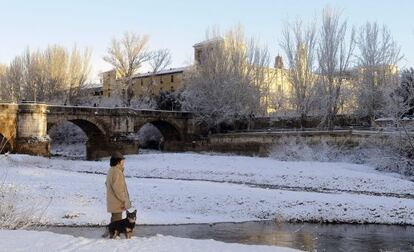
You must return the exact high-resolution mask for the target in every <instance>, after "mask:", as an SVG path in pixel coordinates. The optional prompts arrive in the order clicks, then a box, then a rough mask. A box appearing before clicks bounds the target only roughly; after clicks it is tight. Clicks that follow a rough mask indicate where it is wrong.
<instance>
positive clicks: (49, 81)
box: [2, 45, 90, 102]
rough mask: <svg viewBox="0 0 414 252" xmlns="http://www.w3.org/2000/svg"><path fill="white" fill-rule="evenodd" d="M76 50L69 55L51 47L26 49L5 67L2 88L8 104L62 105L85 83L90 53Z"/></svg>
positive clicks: (56, 46)
mask: <svg viewBox="0 0 414 252" xmlns="http://www.w3.org/2000/svg"><path fill="white" fill-rule="evenodd" d="M81 54H82V52H81V51H80V50H78V49H77V48H76V47H75V48H74V49H73V51H72V53H71V54H69V52H68V50H67V49H66V48H64V47H62V46H58V45H53V46H49V47H48V48H46V49H45V50H37V51H31V50H30V49H27V50H26V51H25V52H24V54H23V55H22V56H16V57H15V58H14V59H13V61H12V62H11V63H10V64H9V65H8V66H6V67H5V76H4V77H3V80H2V86H3V88H5V89H6V90H7V92H8V98H9V100H12V101H19V100H20V99H25V100H32V101H49V102H50V101H63V100H64V98H65V93H71V94H72V96H73V95H74V93H73V90H74V89H75V87H76V88H77V89H80V88H81V87H82V85H83V84H84V83H85V82H86V81H87V80H88V77H89V69H90V62H89V61H90V51H89V50H88V49H85V51H84V53H83V55H81Z"/></svg>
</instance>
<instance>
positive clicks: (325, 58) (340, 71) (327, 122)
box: [317, 7, 355, 129]
mask: <svg viewBox="0 0 414 252" xmlns="http://www.w3.org/2000/svg"><path fill="white" fill-rule="evenodd" d="M347 32H348V26H347V22H346V21H341V18H340V14H339V13H338V12H337V11H335V10H333V9H331V8H329V7H327V8H325V9H324V10H323V14H322V27H321V31H320V37H319V42H318V46H317V55H318V65H319V74H320V78H319V84H320V89H319V90H320V91H321V98H324V99H323V103H324V104H323V105H322V107H323V108H324V110H325V111H324V114H323V116H324V117H323V121H322V125H323V126H325V127H327V128H329V129H333V127H334V119H335V116H336V115H337V113H338V110H339V101H340V95H341V88H342V86H343V85H344V83H345V82H346V81H347V80H346V78H345V76H346V74H347V72H348V71H349V67H350V59H351V56H352V54H353V51H354V49H355V30H354V29H353V28H352V30H351V33H350V36H349V38H348V37H347V35H348V34H347Z"/></svg>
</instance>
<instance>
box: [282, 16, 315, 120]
mask: <svg viewBox="0 0 414 252" xmlns="http://www.w3.org/2000/svg"><path fill="white" fill-rule="evenodd" d="M316 43H317V36H316V26H315V23H311V24H310V25H309V26H308V27H305V26H304V25H303V23H302V21H301V20H297V21H296V22H295V23H294V24H287V25H286V26H285V29H284V31H283V36H282V40H281V42H280V45H281V47H282V48H283V50H284V52H285V55H286V59H287V62H288V67H289V74H288V80H289V84H290V85H291V92H290V93H289V97H288V101H289V103H290V104H291V105H293V106H294V107H295V109H296V113H297V114H298V115H299V116H300V118H301V124H302V125H303V123H304V120H305V118H306V116H307V115H308V114H309V112H310V110H311V106H312V102H313V101H314V99H315V87H314V86H315V82H316V79H317V75H316V74H315V53H316Z"/></svg>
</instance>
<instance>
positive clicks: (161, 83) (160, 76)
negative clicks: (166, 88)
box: [160, 76, 163, 84]
mask: <svg viewBox="0 0 414 252" xmlns="http://www.w3.org/2000/svg"><path fill="white" fill-rule="evenodd" d="M160 83H161V84H162V83H163V81H162V76H160Z"/></svg>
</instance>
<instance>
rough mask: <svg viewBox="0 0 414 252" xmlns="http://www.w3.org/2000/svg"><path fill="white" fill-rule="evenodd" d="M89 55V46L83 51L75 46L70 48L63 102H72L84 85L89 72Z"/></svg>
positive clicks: (90, 53) (90, 52)
mask: <svg viewBox="0 0 414 252" xmlns="http://www.w3.org/2000/svg"><path fill="white" fill-rule="evenodd" d="M91 55H92V51H91V49H89V48H86V49H85V50H84V51H83V53H82V52H81V51H80V50H79V49H78V48H77V47H76V46H75V47H74V48H73V49H72V52H71V54H70V61H69V68H68V82H69V83H68V88H67V90H66V98H65V103H69V104H70V103H72V102H73V99H74V98H75V97H76V96H78V95H79V92H80V91H81V90H82V88H84V87H85V84H86V82H87V80H88V78H89V75H90V72H91V67H90V61H91Z"/></svg>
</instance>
